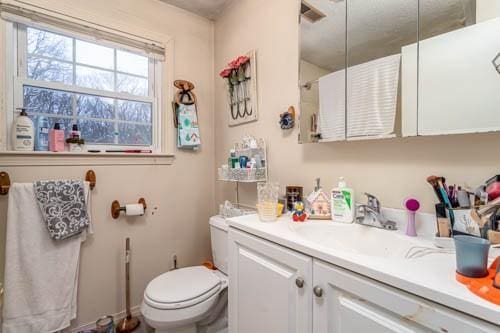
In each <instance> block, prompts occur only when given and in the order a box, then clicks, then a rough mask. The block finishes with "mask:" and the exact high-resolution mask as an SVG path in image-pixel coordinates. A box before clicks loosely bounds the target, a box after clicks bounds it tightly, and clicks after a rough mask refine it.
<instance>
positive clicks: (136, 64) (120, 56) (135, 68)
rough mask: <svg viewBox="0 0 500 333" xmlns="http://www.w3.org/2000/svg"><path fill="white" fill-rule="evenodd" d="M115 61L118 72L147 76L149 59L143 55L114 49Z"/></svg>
mask: <svg viewBox="0 0 500 333" xmlns="http://www.w3.org/2000/svg"><path fill="white" fill-rule="evenodd" d="M116 62H117V65H116V66H117V69H118V71H120V72H124V73H130V74H135V75H140V76H144V77H147V76H148V68H149V59H148V58H147V57H145V56H140V55H138V54H134V53H130V52H126V51H121V50H116Z"/></svg>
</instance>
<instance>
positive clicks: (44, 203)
mask: <svg viewBox="0 0 500 333" xmlns="http://www.w3.org/2000/svg"><path fill="white" fill-rule="evenodd" d="M33 186H34V190H35V196H36V199H37V202H38V205H39V207H40V209H41V212H42V217H43V220H44V221H45V223H46V224H47V229H48V231H49V234H50V237H52V238H53V239H55V240H62V239H66V238H69V237H72V236H74V235H78V234H80V233H81V232H82V231H83V230H84V229H86V228H87V227H88V226H89V223H90V220H89V216H88V212H87V205H86V202H85V188H84V184H83V182H82V181H80V180H48V181H37V182H35V183H34V185H33Z"/></svg>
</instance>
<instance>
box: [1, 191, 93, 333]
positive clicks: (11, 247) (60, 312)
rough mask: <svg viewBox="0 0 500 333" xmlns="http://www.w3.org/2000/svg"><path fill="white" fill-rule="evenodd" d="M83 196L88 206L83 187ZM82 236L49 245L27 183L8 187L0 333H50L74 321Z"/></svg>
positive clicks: (50, 242) (43, 225)
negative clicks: (3, 289) (0, 331)
mask: <svg viewBox="0 0 500 333" xmlns="http://www.w3.org/2000/svg"><path fill="white" fill-rule="evenodd" d="M85 194H86V198H87V204H88V205H89V203H90V200H89V199H90V198H89V187H88V183H85ZM88 211H89V212H90V206H89V207H88ZM89 215H90V214H89ZM89 232H91V230H89ZM85 237H86V232H83V233H82V234H81V235H78V236H76V237H73V238H68V239H65V240H62V241H54V240H52V239H51V238H50V236H49V234H48V232H47V226H46V224H45V222H44V220H43V218H42V214H41V212H40V208H39V206H38V204H37V202H36V199H35V193H34V189H33V184H32V183H29V184H13V185H12V187H11V189H10V191H9V203H8V212H7V242H6V243H7V244H6V255H5V257H6V262H5V296H4V309H3V326H2V327H3V333H45V332H55V331H58V330H62V329H64V328H66V327H68V326H69V325H70V321H71V320H72V319H74V318H75V317H76V296H77V285H78V266H79V261H80V260H79V259H80V245H81V242H82V241H83V240H85Z"/></svg>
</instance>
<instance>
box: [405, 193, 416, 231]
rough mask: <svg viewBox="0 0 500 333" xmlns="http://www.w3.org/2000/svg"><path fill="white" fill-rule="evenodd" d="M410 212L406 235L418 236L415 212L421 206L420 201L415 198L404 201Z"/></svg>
mask: <svg viewBox="0 0 500 333" xmlns="http://www.w3.org/2000/svg"><path fill="white" fill-rule="evenodd" d="M404 205H405V207H406V209H407V212H408V224H407V225H406V235H407V236H410V237H416V236H417V231H416V228H415V212H416V211H417V210H418V209H419V208H420V202H418V200H417V199H414V198H408V199H406V200H405V203H404Z"/></svg>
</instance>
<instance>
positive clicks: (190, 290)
mask: <svg viewBox="0 0 500 333" xmlns="http://www.w3.org/2000/svg"><path fill="white" fill-rule="evenodd" d="M221 283H222V281H221V279H220V278H219V277H218V276H217V275H216V274H215V273H214V272H213V271H211V270H209V269H208V268H206V267H205V266H194V267H186V268H181V269H176V270H173V271H169V272H166V273H164V274H162V275H160V276H158V277H156V278H155V279H153V280H152V281H151V282H150V283H149V284H148V286H147V287H146V290H145V292H144V294H145V295H144V296H145V299H146V300H147V301H150V302H148V303H152V304H151V305H153V304H154V305H155V307H161V308H165V307H166V308H181V307H185V306H190V305H193V304H196V303H199V302H202V301H204V300H205V299H206V298H208V297H210V296H212V295H213V294H214V293H215V292H217V291H218V290H219V289H220V287H221ZM204 296H206V297H204Z"/></svg>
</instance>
